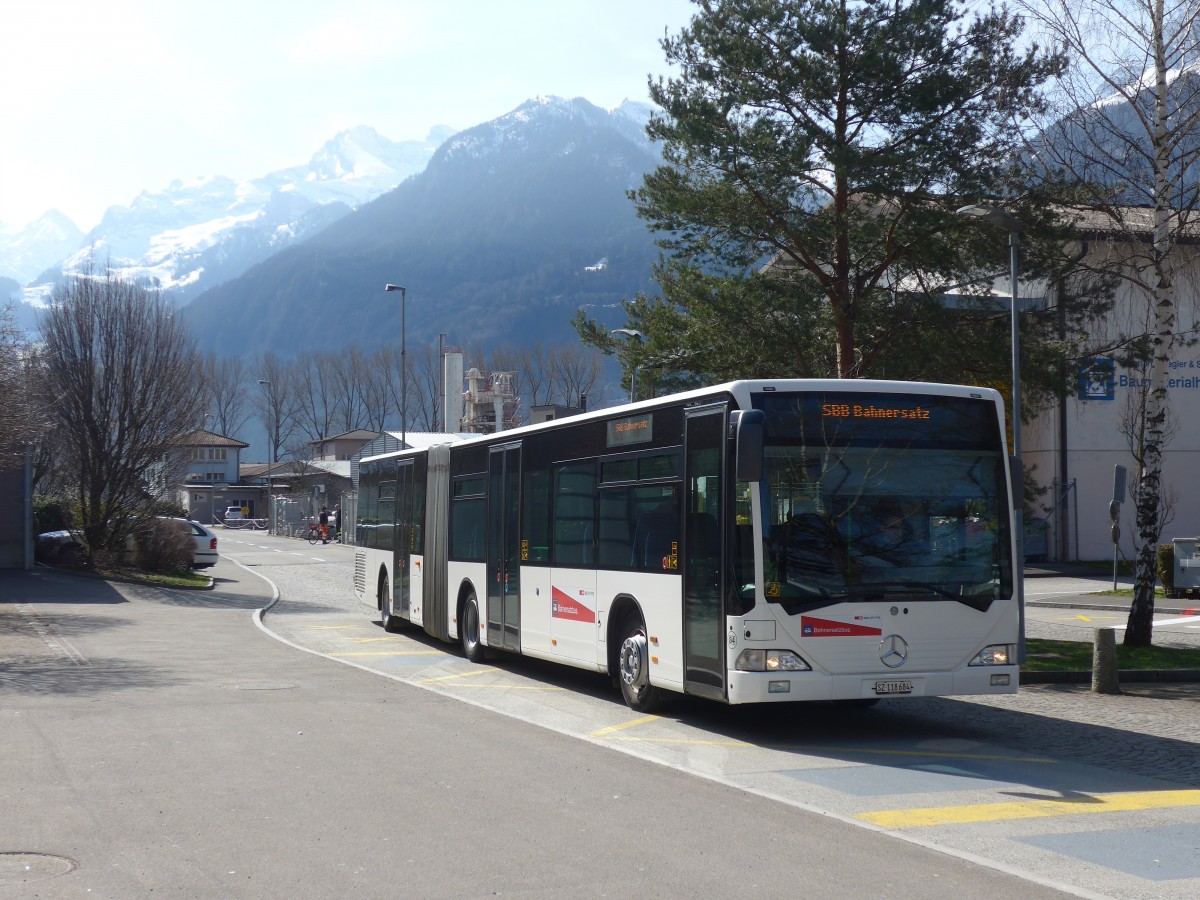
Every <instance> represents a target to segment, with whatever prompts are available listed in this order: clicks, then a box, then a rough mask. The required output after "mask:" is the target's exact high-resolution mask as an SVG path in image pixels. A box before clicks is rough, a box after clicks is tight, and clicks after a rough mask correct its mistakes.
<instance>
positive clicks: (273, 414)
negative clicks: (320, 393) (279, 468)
mask: <svg viewBox="0 0 1200 900" xmlns="http://www.w3.org/2000/svg"><path fill="white" fill-rule="evenodd" d="M255 374H256V375H257V379H256V380H257V382H258V391H257V392H256V393H255V395H254V408H255V409H256V410H257V411H258V417H259V421H261V422H262V424H263V428H264V429H265V430H266V432H267V448H268V450H269V451H270V460H269V461H270V462H277V461H278V460H279V459H280V455H281V452H282V451H283V448H284V447H285V446H287V444H288V442H289V441H290V440H291V439H292V435H293V434H294V433H295V431H296V417H297V415H298V413H299V401H298V399H297V395H296V374H295V371H294V369H293V368H292V367H291V366H289V365H288V364H287V363H285V362H284V361H283V360H281V359H280V358H279V357H278V356H276V355H275V354H274V353H272V352H270V351H269V350H268V351H267V352H266V353H265V354H263V358H262V362H260V363H259V366H258V370H257V372H256V373H255Z"/></svg>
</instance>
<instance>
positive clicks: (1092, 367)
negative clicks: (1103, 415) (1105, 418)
mask: <svg viewBox="0 0 1200 900" xmlns="http://www.w3.org/2000/svg"><path fill="white" fill-rule="evenodd" d="M1116 372H1117V364H1116V361H1115V360H1111V359H1106V358H1104V357H1096V358H1094V359H1084V360H1080V362H1079V371H1078V382H1077V387H1076V391H1077V394H1078V397H1079V399H1080V400H1112V399H1114V398H1115V397H1116Z"/></svg>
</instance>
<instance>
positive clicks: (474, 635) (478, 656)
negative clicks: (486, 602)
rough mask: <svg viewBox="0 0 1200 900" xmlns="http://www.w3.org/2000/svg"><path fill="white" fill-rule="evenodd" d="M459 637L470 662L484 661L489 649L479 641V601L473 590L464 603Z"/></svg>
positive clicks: (464, 653) (459, 624) (464, 654)
mask: <svg viewBox="0 0 1200 900" xmlns="http://www.w3.org/2000/svg"><path fill="white" fill-rule="evenodd" d="M458 637H459V640H460V641H461V642H462V652H463V656H465V657H466V658H467V660H468V661H469V662H473V663H477V662H483V658H484V656H486V655H487V651H486V650H485V649H484V646H483V644H481V643H480V642H479V601H478V600H477V599H476V598H475V592H474V591H472V592H471V594H470V595H469V596H468V597H467V599H466V602H465V603H463V611H462V618H461V619H460V620H459V623H458Z"/></svg>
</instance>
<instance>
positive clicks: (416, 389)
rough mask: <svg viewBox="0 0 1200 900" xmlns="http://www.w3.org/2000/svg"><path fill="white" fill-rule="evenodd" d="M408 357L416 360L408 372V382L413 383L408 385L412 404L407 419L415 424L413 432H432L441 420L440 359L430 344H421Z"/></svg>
mask: <svg viewBox="0 0 1200 900" xmlns="http://www.w3.org/2000/svg"><path fill="white" fill-rule="evenodd" d="M410 355H415V356H416V359H415V360H413V362H412V366H411V368H412V371H411V372H409V375H410V376H411V377H410V380H411V381H412V382H415V383H414V384H410V385H409V388H410V389H411V391H410V399H411V400H412V401H413V402H412V403H411V404H410V406H409V410H408V417H409V419H410V420H411V421H412V422H413V423H414V424H415V426H416V427H415V428H414V430H415V431H433V430H435V428H437V427H438V423H440V422H441V420H442V398H441V396H440V392H441V383H442V378H441V359H440V358H439V357H438V354H437V350H436V349H435V348H434V347H433V345H432V344H422V345H421V346H420V347H418V348H417V351H416V353H415V354H410ZM414 407H415V408H414ZM442 430H443V431H445V428H443V429H442Z"/></svg>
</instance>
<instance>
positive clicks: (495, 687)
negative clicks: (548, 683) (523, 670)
mask: <svg viewBox="0 0 1200 900" xmlns="http://www.w3.org/2000/svg"><path fill="white" fill-rule="evenodd" d="M463 687H464V688H470V689H471V690H478V691H488V690H491V691H565V690H566V688H560V687H543V686H541V685H536V686H535V685H523V684H464V685H463Z"/></svg>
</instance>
